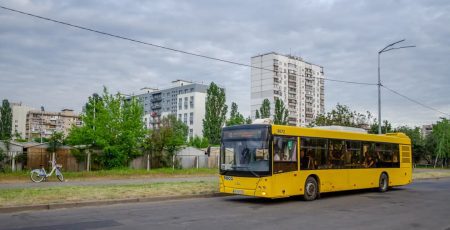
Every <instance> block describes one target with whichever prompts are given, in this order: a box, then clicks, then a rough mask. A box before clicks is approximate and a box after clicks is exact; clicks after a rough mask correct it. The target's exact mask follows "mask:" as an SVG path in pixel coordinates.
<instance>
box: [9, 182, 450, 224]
mask: <svg viewBox="0 0 450 230" xmlns="http://www.w3.org/2000/svg"><path fill="white" fill-rule="evenodd" d="M0 229H21V230H24V229H33V230H37V229H64V230H71V229H133V230H135V229H214V230H218V229H227V230H235V229H271V230H274V229H276V230H278V229H333V230H336V229H446V230H449V229H450V179H439V180H421V181H417V182H415V183H414V184H411V185H408V186H405V187H402V188H397V189H393V190H391V191H389V192H387V193H377V192H372V191H356V192H355V191H353V192H341V193H332V194H324V195H323V196H322V198H321V199H320V200H317V201H313V202H305V201H302V200H301V199H299V198H289V199H281V200H266V199H257V198H250V197H242V196H228V197H216V198H203V199H188V200H177V201H165V202H153V203H141V204H121V205H112V206H102V207H86V208H74V209H59V210H48V211H30V212H22V213H14V214H0Z"/></svg>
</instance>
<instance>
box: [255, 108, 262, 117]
mask: <svg viewBox="0 0 450 230" xmlns="http://www.w3.org/2000/svg"><path fill="white" fill-rule="evenodd" d="M259 118H261V115H259V110H256V112H255V119H259Z"/></svg>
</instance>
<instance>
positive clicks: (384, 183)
mask: <svg viewBox="0 0 450 230" xmlns="http://www.w3.org/2000/svg"><path fill="white" fill-rule="evenodd" d="M388 187H389V176H388V175H387V173H381V175H380V181H379V183H378V191H379V192H386V191H387V190H388Z"/></svg>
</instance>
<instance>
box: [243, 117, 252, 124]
mask: <svg viewBox="0 0 450 230" xmlns="http://www.w3.org/2000/svg"><path fill="white" fill-rule="evenodd" d="M251 123H252V118H251V117H250V116H248V117H247V118H246V119H245V124H251Z"/></svg>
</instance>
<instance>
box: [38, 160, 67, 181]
mask: <svg viewBox="0 0 450 230" xmlns="http://www.w3.org/2000/svg"><path fill="white" fill-rule="evenodd" d="M49 163H51V164H52V171H51V172H50V173H49V174H47V172H46V171H45V168H44V166H43V165H41V168H40V169H33V170H31V174H30V178H31V180H32V181H33V182H36V183H38V182H41V181H43V180H47V178H48V177H50V176H51V175H52V174H53V172H55V173H56V177H57V178H58V180H59V181H61V182H64V176H63V174H62V173H61V168H62V165H60V164H56V161H49Z"/></svg>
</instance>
